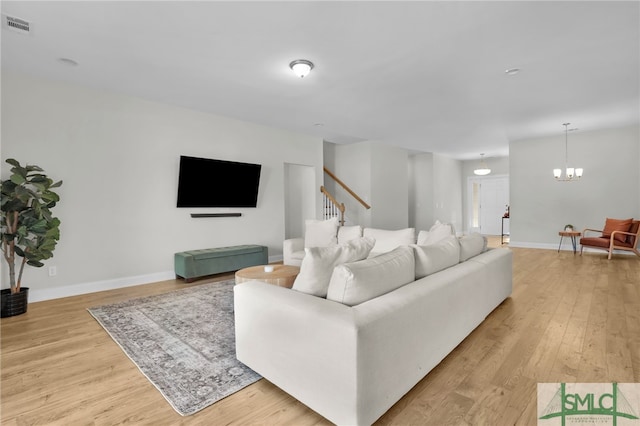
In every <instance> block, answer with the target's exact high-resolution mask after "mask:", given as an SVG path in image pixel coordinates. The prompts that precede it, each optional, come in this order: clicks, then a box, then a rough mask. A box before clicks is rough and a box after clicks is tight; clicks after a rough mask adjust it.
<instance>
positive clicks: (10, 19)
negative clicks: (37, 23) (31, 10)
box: [2, 15, 31, 34]
mask: <svg viewBox="0 0 640 426" xmlns="http://www.w3.org/2000/svg"><path fill="white" fill-rule="evenodd" d="M2 27H3V28H7V29H9V30H13V31H16V32H19V33H21V34H29V33H30V32H31V22H29V21H25V20H24V19H20V18H16V17H15V16H9V15H2Z"/></svg>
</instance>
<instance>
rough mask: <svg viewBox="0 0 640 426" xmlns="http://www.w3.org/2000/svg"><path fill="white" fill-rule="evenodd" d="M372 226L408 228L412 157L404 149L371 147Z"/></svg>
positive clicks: (372, 145)
mask: <svg viewBox="0 0 640 426" xmlns="http://www.w3.org/2000/svg"><path fill="white" fill-rule="evenodd" d="M369 144H370V145H371V202H370V203H369V204H371V226H372V227H374V228H381V229H403V228H406V227H407V226H409V155H408V152H407V151H406V150H404V149H401V148H396V147H391V146H386V145H382V144H380V143H371V142H369Z"/></svg>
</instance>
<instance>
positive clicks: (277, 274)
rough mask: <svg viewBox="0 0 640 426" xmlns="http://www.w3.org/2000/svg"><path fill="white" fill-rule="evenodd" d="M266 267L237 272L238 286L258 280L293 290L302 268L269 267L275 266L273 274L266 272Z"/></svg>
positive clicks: (288, 266) (261, 266)
mask: <svg viewBox="0 0 640 426" xmlns="http://www.w3.org/2000/svg"><path fill="white" fill-rule="evenodd" d="M265 266H266V265H260V266H251V267H249V268H244V269H240V270H239V271H238V272H236V284H240V283H243V282H247V281H253V280H257V281H264V282H266V283H269V284H273V285H277V286H280V287H287V288H291V287H292V286H293V282H294V281H295V280H296V277H297V276H298V273H300V268H298V267H297V266H291V265H269V266H273V271H272V272H266V271H265V270H264V267H265Z"/></svg>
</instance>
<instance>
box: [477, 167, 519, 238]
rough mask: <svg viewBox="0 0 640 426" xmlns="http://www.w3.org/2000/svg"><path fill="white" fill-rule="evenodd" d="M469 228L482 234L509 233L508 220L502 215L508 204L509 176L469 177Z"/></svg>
mask: <svg viewBox="0 0 640 426" xmlns="http://www.w3.org/2000/svg"><path fill="white" fill-rule="evenodd" d="M468 191H469V203H468V204H469V208H468V210H469V218H470V222H471V223H470V224H469V229H470V230H471V231H472V232H480V233H481V234H484V235H500V234H501V233H502V232H504V233H505V234H507V233H509V221H508V220H505V221H504V226H505V229H504V230H503V229H502V216H503V215H504V213H505V211H506V210H507V205H508V204H509V177H508V176H486V177H472V178H469V190H468Z"/></svg>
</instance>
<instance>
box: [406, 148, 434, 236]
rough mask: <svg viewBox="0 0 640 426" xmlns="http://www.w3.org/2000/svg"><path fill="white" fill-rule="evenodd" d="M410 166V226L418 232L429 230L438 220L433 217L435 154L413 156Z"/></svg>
mask: <svg viewBox="0 0 640 426" xmlns="http://www.w3.org/2000/svg"><path fill="white" fill-rule="evenodd" d="M409 164H410V167H409V170H410V171H411V172H410V178H409V181H410V188H411V190H410V193H411V195H410V201H409V206H410V209H409V225H410V226H411V227H413V228H416V229H417V230H423V229H424V230H429V228H431V226H432V225H433V224H434V222H435V220H436V219H435V218H434V216H433V210H434V207H435V202H434V198H433V197H434V196H433V191H434V186H433V182H434V179H433V154H431V153H426V154H416V155H412V156H411V157H410V161H409Z"/></svg>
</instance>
